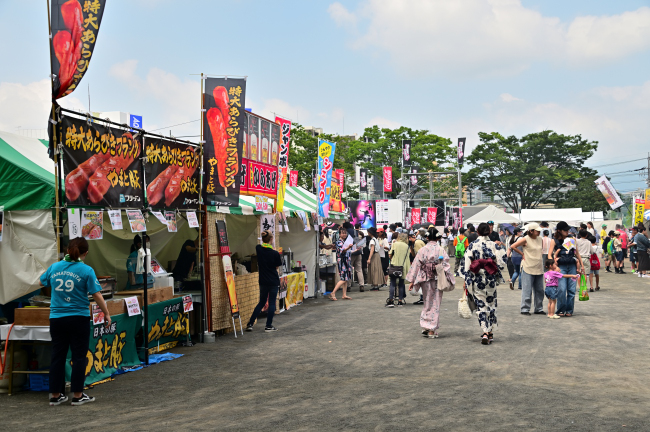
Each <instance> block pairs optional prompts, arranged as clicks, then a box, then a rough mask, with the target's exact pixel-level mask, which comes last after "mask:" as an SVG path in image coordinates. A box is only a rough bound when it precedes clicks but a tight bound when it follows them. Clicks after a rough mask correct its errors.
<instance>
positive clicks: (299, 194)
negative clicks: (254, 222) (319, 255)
mask: <svg viewBox="0 0 650 432" xmlns="http://www.w3.org/2000/svg"><path fill="white" fill-rule="evenodd" d="M269 205H271V206H273V205H275V202H274V200H273V199H271V198H269ZM317 208H318V205H317V203H316V195H314V194H312V193H311V192H309V191H308V190H306V189H303V188H301V187H300V186H295V187H290V186H287V190H286V194H285V196H284V209H285V211H286V210H290V211H292V212H296V211H305V212H309V213H314V212H315V211H316V209H317ZM208 211H213V212H217V213H230V214H235V215H258V214H259V215H261V214H264V212H261V211H256V210H255V197H253V196H247V195H240V196H239V206H237V207H224V206H208ZM329 214H330V216H329V218H330V219H344V218H345V215H344V214H343V213H338V212H333V211H330V212H329Z"/></svg>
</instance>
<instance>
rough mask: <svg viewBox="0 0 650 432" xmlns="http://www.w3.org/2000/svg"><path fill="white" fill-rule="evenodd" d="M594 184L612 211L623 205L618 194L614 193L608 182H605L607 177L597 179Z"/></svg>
mask: <svg viewBox="0 0 650 432" xmlns="http://www.w3.org/2000/svg"><path fill="white" fill-rule="evenodd" d="M594 183H596V187H597V188H598V190H600V192H601V193H602V194H603V196H604V197H605V199H606V200H607V203H608V204H609V206H610V207H611V208H612V210H616V209H617V208H619V207H620V206H622V205H623V201H622V200H621V197H620V196H618V192H616V189H614V186H612V184H611V183H610V182H609V180H607V176H601V177H599V178H598V179H597V180H596V181H594Z"/></svg>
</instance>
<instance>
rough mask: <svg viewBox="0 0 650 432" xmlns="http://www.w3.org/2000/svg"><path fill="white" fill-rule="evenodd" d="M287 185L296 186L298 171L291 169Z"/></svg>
mask: <svg viewBox="0 0 650 432" xmlns="http://www.w3.org/2000/svg"><path fill="white" fill-rule="evenodd" d="M289 186H291V187H296V186H298V171H291V174H290V176H289Z"/></svg>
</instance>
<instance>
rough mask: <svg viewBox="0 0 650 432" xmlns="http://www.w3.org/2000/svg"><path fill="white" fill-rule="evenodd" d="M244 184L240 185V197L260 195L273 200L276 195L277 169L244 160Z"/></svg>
mask: <svg viewBox="0 0 650 432" xmlns="http://www.w3.org/2000/svg"><path fill="white" fill-rule="evenodd" d="M242 169H243V170H244V172H243V175H244V182H243V183H242V185H241V190H240V192H239V193H240V195H249V196H255V195H261V196H265V197H269V198H275V197H276V196H277V194H278V169H277V167H275V166H273V165H269V164H265V163H261V162H257V161H254V160H250V159H244V163H243V164H242Z"/></svg>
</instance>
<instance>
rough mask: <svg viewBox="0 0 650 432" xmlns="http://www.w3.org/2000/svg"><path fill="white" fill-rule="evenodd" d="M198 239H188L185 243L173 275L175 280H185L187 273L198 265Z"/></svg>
mask: <svg viewBox="0 0 650 432" xmlns="http://www.w3.org/2000/svg"><path fill="white" fill-rule="evenodd" d="M198 241H199V239H198V238H197V239H196V240H187V241H186V242H185V243H183V247H182V248H181V251H180V253H179V254H178V258H177V259H176V265H175V266H174V270H173V272H172V275H173V276H174V281H176V282H183V280H185V278H187V275H188V274H190V273H191V272H192V270H193V269H194V266H195V265H196V250H197V248H198Z"/></svg>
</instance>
